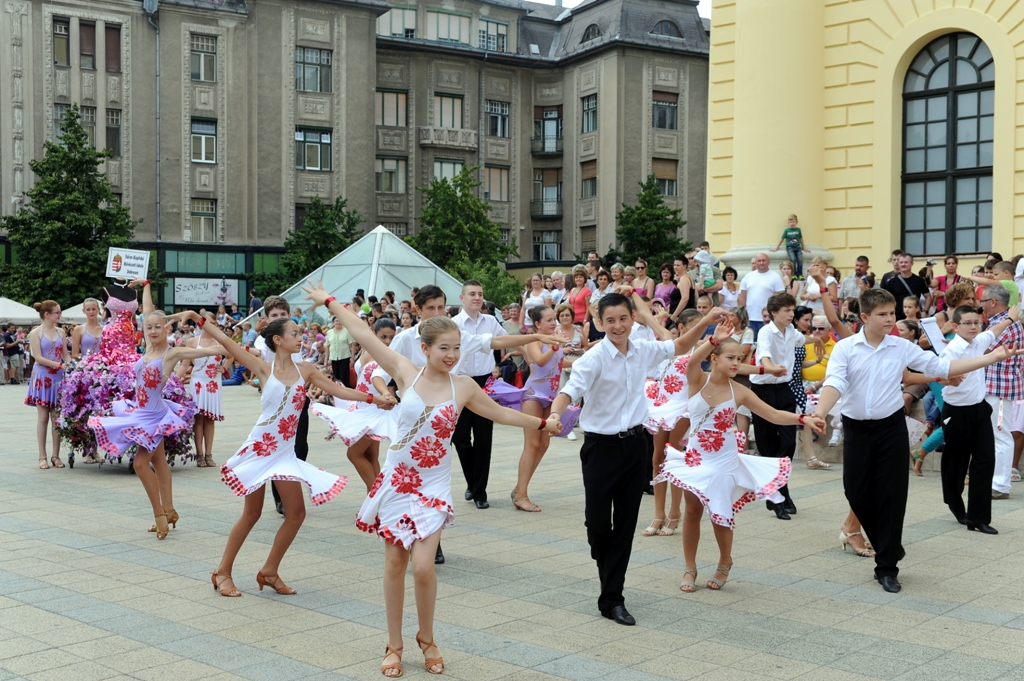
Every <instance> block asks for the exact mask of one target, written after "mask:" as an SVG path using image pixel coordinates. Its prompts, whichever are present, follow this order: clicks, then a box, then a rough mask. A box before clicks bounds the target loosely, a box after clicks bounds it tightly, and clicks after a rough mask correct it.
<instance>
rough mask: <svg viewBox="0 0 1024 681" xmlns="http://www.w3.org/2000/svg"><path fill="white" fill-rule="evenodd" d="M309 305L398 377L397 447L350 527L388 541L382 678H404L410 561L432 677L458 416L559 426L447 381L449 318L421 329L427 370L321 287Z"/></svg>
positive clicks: (440, 663)
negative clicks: (437, 561) (468, 412)
mask: <svg viewBox="0 0 1024 681" xmlns="http://www.w3.org/2000/svg"><path fill="white" fill-rule="evenodd" d="M303 290H305V291H306V293H307V294H308V296H309V298H310V300H312V301H313V303H314V305H327V306H328V307H329V309H330V311H331V313H332V314H334V315H337V316H339V317H340V318H341V321H342V324H344V325H345V328H347V329H348V330H349V332H350V333H351V334H352V335H353V336H354V337H355V339H356V341H357V342H358V343H359V344H360V345H361V346H362V347H363V348H366V349H368V350H369V351H370V353H371V354H372V355H373V358H374V359H375V360H377V362H378V363H379V364H380V366H381V368H383V369H384V370H385V371H387V372H388V373H389V374H390V375H391V376H393V377H394V379H395V382H396V383H397V384H398V388H399V394H400V395H401V396H402V402H401V403H400V404H399V406H398V408H397V409H396V410H395V412H396V418H397V422H398V427H397V431H396V432H397V440H396V441H395V442H393V443H392V444H391V446H390V447H389V449H388V455H387V459H386V460H385V462H384V468H383V469H382V470H381V472H380V475H378V476H377V479H376V481H374V483H373V487H372V488H371V489H370V493H369V495H368V496H367V497H366V500H365V501H364V502H363V506H362V508H361V509H360V510H359V515H358V517H357V519H356V527H358V528H359V529H361V530H363V531H365V532H369V533H372V534H376V535H377V536H379V537H380V538H381V539H383V540H384V542H385V543H384V606H385V609H386V611H387V622H388V645H387V648H386V649H385V655H384V661H383V664H382V665H381V673H382V674H384V676H387V677H390V678H394V677H397V676H400V675H401V674H402V656H401V654H402V608H403V602H404V598H405V572H406V569H407V567H408V564H409V559H410V556H411V558H412V572H413V578H414V580H415V590H416V611H417V615H418V617H419V625H420V630H419V632H418V633H417V634H416V642H417V644H419V647H420V649H421V650H422V651H423V656H424V658H425V665H426V669H427V671H428V672H430V673H431V674H440V673H442V672H443V671H444V660H443V659H442V658H441V656H440V655H439V654H438V652H439V651H438V649H437V646H436V645H434V607H435V603H436V600H437V576H436V575H435V573H434V557H435V555H436V552H437V545H438V542H440V540H441V529H442V528H443V527H445V526H447V525H450V524H451V523H452V520H453V518H454V514H453V511H452V477H451V467H452V456H451V438H452V433H453V432H454V431H455V424H456V422H457V421H458V417H459V411H460V410H461V409H462V408H463V407H469V408H470V409H472V410H473V411H474V412H476V413H477V414H479V415H480V416H482V417H484V418H486V419H490V420H491V421H494V422H496V423H502V424H505V425H509V426H516V427H519V428H523V429H524V430H527V429H528V430H547V431H548V432H558V431H559V430H560V429H561V424H560V423H559V422H558V420H557V419H553V420H551V421H547V420H544V419H540V418H537V417H535V416H529V415H527V414H522V413H520V412H518V411H513V410H511V409H505V408H503V407H500V406H498V405H497V404H495V403H494V402H493V401H492V400H491V398H490V397H488V396H487V394H486V393H484V392H483V390H481V389H480V387H479V386H478V385H477V384H476V383H475V382H474V381H473V379H472V378H470V377H469V376H453V375H452V374H451V371H452V369H453V368H455V366H456V364H458V362H459V356H460V342H461V335H462V334H461V331H460V330H459V327H458V326H456V325H455V322H453V321H452V320H451V319H449V318H447V317H432V318H430V319H427V320H426V321H423V322H421V323H420V325H419V333H420V341H421V345H420V349H421V351H422V352H423V354H424V355H425V356H426V366H425V367H424V368H423V369H419V368H418V367H417V366H416V365H415V364H413V363H412V362H411V361H409V360H408V359H406V358H405V357H403V356H401V355H399V354H398V353H396V352H395V351H393V350H391V349H390V348H388V347H387V346H385V345H384V344H383V343H382V342H381V341H380V340H378V339H377V337H376V336H374V335H373V332H372V331H371V330H370V329H369V328H368V327H367V326H366V324H365V323H364V322H362V321H361V320H360V319H359V318H358V317H357V316H356V315H355V314H353V313H352V312H351V311H350V310H349V309H348V308H347V307H343V306H342V305H341V304H340V303H338V302H337V301H336V300H335V299H334V297H333V296H329V295H328V294H327V292H326V291H324V290H323V288H322V287H321V286H319V285H314V284H309V285H307V286H305V287H303Z"/></svg>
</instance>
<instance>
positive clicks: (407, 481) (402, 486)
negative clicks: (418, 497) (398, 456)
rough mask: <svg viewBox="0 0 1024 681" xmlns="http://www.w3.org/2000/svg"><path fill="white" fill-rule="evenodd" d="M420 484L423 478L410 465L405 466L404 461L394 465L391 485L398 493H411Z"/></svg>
mask: <svg viewBox="0 0 1024 681" xmlns="http://www.w3.org/2000/svg"><path fill="white" fill-rule="evenodd" d="M422 484H423V479H422V478H420V472H419V471H417V470H416V469H415V468H414V467H412V466H406V465H405V464H404V463H400V464H398V465H397V466H395V472H394V473H392V474H391V486H392V487H394V488H395V491H397V492H398V493H399V494H412V493H414V492H416V491H417V490H418V489H419V488H420V485H422Z"/></svg>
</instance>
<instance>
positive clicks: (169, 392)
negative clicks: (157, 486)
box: [57, 354, 198, 466]
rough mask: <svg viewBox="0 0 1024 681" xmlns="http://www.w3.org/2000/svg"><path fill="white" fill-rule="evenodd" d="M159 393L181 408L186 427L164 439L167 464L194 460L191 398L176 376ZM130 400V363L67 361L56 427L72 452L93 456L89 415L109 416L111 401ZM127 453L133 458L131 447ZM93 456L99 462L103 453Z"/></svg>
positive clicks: (132, 373)
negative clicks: (183, 412)
mask: <svg viewBox="0 0 1024 681" xmlns="http://www.w3.org/2000/svg"><path fill="white" fill-rule="evenodd" d="M163 396H164V399H166V400H170V401H172V402H176V403H177V404H180V405H181V406H183V407H184V408H185V410H186V413H185V416H184V417H183V418H184V420H185V421H186V422H188V424H189V428H188V430H185V431H183V432H181V433H177V434H175V435H171V436H168V437H165V438H164V452H165V454H166V455H167V463H168V464H170V465H172V466H173V465H174V463H175V459H180V460H181V461H182V462H183V463H188V462H189V461H190V460H192V459H195V452H194V451H193V450H192V443H191V438H192V428H191V426H192V425H193V423H194V422H195V416H196V412H197V411H198V409H197V407H196V403H195V400H194V399H192V396H191V395H190V394H189V392H188V390H187V389H186V388H185V386H184V384H182V382H181V380H180V379H179V378H178V377H177V376H171V377H170V378H169V379H168V380H167V383H166V385H164V390H163ZM134 399H135V370H134V367H133V366H132V365H130V364H124V365H113V366H112V365H108V364H107V363H106V362H105V361H104V360H103V358H101V357H100V356H99V355H98V354H95V355H91V356H89V357H87V358H85V359H84V360H81V361H79V362H71V363H70V364H69V366H68V369H67V370H66V371H65V372H64V380H63V381H62V382H61V386H60V404H59V411H58V414H57V430H58V432H60V435H61V437H62V438H63V439H64V441H65V442H67V443H68V444H69V445H70V446H71V448H72V450H73V451H74V452H76V453H78V454H81V455H82V456H96V455H97V454H98V450H97V448H96V437H95V436H94V435H93V432H92V430H90V429H89V426H88V425H87V423H88V421H89V417H90V416H93V415H100V416H109V415H110V414H111V405H112V404H113V403H114V402H117V401H118V400H134ZM128 456H129V459H131V458H133V457H134V450H131V451H130V452H129V453H128ZM97 458H98V459H99V460H100V461H101V462H102V461H103V459H104V457H103V456H99V457H97ZM112 458H113V457H112Z"/></svg>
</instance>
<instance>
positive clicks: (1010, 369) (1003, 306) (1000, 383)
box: [978, 284, 1024, 499]
mask: <svg viewBox="0 0 1024 681" xmlns="http://www.w3.org/2000/svg"><path fill="white" fill-rule="evenodd" d="M978 302H979V303H981V309H982V312H983V313H984V315H985V317H986V318H987V319H988V323H989V326H991V325H993V324H998V323H999V322H1001V321H1002V320H1003V319H1005V318H1006V316H1007V314H1008V312H1009V307H1010V292H1009V291H1007V290H1006V289H1005V288H1003V287H1002V286H1001V285H999V284H992V285H990V286H986V287H985V288H984V289H983V293H982V298H981V300H980V301H978ZM1001 345H1009V346H1011V347H1012V346H1016V347H1018V348H1019V347H1024V326H1021V323H1020V322H1017V323H1015V324H1011V325H1010V326H1009V327H1008V328H1007V329H1006V330H1005V331H1003V333H1002V334H1000V336H999V338H997V339H996V342H995V343H994V344H993V345H992V349H995V348H998V347H999V346H1001ZM985 392H986V397H985V401H986V402H988V403H989V406H991V407H992V432H993V435H994V436H995V442H996V470H995V474H994V475H993V476H992V498H993V499H1008V498H1009V496H1010V470H1011V468H1012V467H1013V437H1012V436H1011V435H1010V424H1011V421H1012V420H1013V405H1014V402H1015V401H1017V400H1024V355H1019V356H1016V357H1010V358H1009V359H1005V360H1003V361H1002V362H996V363H995V364H992V365H991V366H988V367H985Z"/></svg>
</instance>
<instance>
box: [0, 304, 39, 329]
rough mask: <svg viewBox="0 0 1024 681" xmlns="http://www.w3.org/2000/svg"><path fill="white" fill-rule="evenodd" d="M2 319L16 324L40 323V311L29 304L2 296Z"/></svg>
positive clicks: (0, 310)
mask: <svg viewBox="0 0 1024 681" xmlns="http://www.w3.org/2000/svg"><path fill="white" fill-rule="evenodd" d="M0 321H2V322H5V323H10V322H14V323H15V324H38V323H39V313H38V312H36V311H35V309H34V308H31V307H29V306H28V305H22V304H21V303H19V302H18V301H16V300H11V299H10V298H0Z"/></svg>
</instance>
